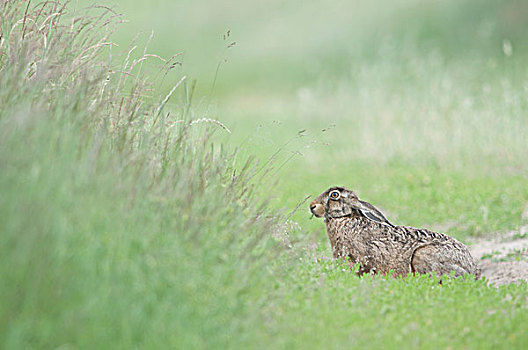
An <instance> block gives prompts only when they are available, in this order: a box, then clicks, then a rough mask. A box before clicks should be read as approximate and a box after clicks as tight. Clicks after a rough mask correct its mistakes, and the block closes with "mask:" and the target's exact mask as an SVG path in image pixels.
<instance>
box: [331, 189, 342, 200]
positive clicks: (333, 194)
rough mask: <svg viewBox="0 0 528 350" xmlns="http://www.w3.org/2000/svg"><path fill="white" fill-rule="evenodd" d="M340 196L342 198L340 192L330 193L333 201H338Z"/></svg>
mask: <svg viewBox="0 0 528 350" xmlns="http://www.w3.org/2000/svg"><path fill="white" fill-rule="evenodd" d="M339 196H340V194H339V192H338V191H332V192H330V198H332V199H333V200H336V199H338V198H339Z"/></svg>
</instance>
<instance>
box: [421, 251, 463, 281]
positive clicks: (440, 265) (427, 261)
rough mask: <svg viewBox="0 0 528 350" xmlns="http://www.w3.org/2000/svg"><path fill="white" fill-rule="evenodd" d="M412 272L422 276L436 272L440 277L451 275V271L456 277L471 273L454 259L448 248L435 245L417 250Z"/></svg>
mask: <svg viewBox="0 0 528 350" xmlns="http://www.w3.org/2000/svg"><path fill="white" fill-rule="evenodd" d="M411 271H412V272H415V273H421V274H428V273H431V272H434V273H435V275H436V276H438V277H440V276H442V275H449V274H450V273H451V271H454V272H455V276H462V275H463V274H465V273H468V272H469V271H467V270H466V269H464V268H463V267H462V266H460V264H459V263H458V262H457V261H456V260H454V259H453V258H452V252H450V251H449V249H448V248H446V247H445V246H442V245H434V244H430V245H426V246H424V247H420V248H418V249H416V250H415V252H414V254H413V256H412V259H411Z"/></svg>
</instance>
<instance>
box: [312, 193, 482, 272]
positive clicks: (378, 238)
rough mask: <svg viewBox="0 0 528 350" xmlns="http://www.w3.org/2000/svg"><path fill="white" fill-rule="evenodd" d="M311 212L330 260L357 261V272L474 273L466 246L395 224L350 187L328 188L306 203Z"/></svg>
mask: <svg viewBox="0 0 528 350" xmlns="http://www.w3.org/2000/svg"><path fill="white" fill-rule="evenodd" d="M310 210H311V212H312V213H313V214H314V215H315V216H316V217H318V218H320V217H324V219H325V223H326V231H327V234H328V238H329V239H330V245H331V246H332V251H333V255H334V258H339V257H343V258H344V257H349V258H350V261H351V262H353V263H359V265H360V269H359V272H358V274H360V275H361V274H363V273H382V274H387V273H388V272H389V270H392V271H393V274H394V275H396V276H407V275H408V274H410V273H420V274H428V273H431V272H434V273H435V275H437V276H441V275H448V274H450V273H451V272H452V271H454V274H455V276H461V275H463V274H472V275H475V277H476V278H479V277H480V271H479V269H478V267H477V266H476V264H475V261H474V260H473V257H472V256H471V254H470V253H469V250H468V249H467V247H466V246H465V245H464V244H462V243H460V242H459V241H457V240H456V239H454V238H452V237H450V236H448V235H445V234H443V233H436V232H432V231H429V230H425V229H417V228H414V227H409V226H395V225H393V224H392V223H390V222H389V220H387V218H385V216H384V215H383V214H382V213H381V212H380V211H379V210H378V209H376V208H375V207H374V206H373V205H372V204H370V203H367V202H364V201H362V200H360V199H359V198H358V196H357V195H356V194H355V193H354V192H353V191H351V190H349V189H346V188H344V187H331V188H329V189H328V190H326V191H325V192H323V193H322V194H321V195H319V196H318V197H317V198H316V199H315V200H314V201H313V202H312V203H311V204H310Z"/></svg>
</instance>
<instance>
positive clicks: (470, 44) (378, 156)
mask: <svg viewBox="0 0 528 350" xmlns="http://www.w3.org/2000/svg"><path fill="white" fill-rule="evenodd" d="M98 3H100V1H98ZM103 3H104V4H105V5H108V6H115V10H116V11H117V12H119V13H123V14H124V17H123V18H124V19H125V20H127V23H125V24H123V25H121V26H120V27H119V28H118V31H117V33H116V35H115V36H114V39H115V41H116V43H117V44H119V47H117V48H114V50H122V51H123V52H126V51H127V50H128V49H127V48H128V45H129V43H130V42H132V41H133V40H135V38H136V37H137V35H138V33H140V34H139V37H137V38H136V40H137V43H138V49H136V51H137V55H138V56H140V55H141V53H142V50H143V49H142V47H143V46H142V45H144V44H145V43H146V42H147V41H148V40H149V36H150V35H151V32H153V33H154V36H153V38H152V40H151V41H150V44H149V47H148V50H147V51H148V52H150V53H156V54H159V55H161V56H163V57H166V58H168V57H171V56H172V55H174V54H180V56H178V57H177V58H176V60H177V61H178V62H180V63H181V66H180V65H177V66H175V68H174V69H173V70H172V72H171V74H172V76H171V75H169V76H167V77H164V78H163V79H161V78H160V79H159V80H157V81H155V82H154V85H155V88H156V89H157V90H155V91H157V92H154V97H156V98H158V97H157V95H156V94H158V95H159V96H164V95H165V93H166V91H168V90H169V89H170V88H171V87H172V86H173V85H174V84H175V83H176V82H177V81H178V80H179V78H180V77H181V76H182V75H187V76H188V77H189V78H190V79H188V81H189V82H190V81H195V83H196V92H195V97H194V100H193V103H194V105H195V113H196V115H195V117H196V118H201V117H204V116H207V117H209V118H214V119H217V120H220V121H221V122H222V123H224V124H226V125H227V127H228V128H229V129H230V130H231V131H232V133H231V134H228V133H226V132H224V131H219V132H218V133H217V137H218V138H219V139H220V141H221V142H223V143H228V144H230V145H233V146H234V147H240V148H241V149H242V150H243V151H245V152H247V153H248V154H256V155H257V156H258V157H259V158H260V159H261V161H262V162H265V161H266V160H267V159H269V158H273V161H274V164H275V167H276V168H280V169H279V171H280V172H281V173H282V174H283V178H284V179H285V180H284V181H282V182H281V184H280V185H279V186H280V188H282V190H281V191H280V194H276V197H277V198H276V200H277V202H278V203H280V204H282V205H285V206H287V207H293V206H295V204H296V203H298V201H299V200H301V199H303V198H304V197H305V196H306V195H309V194H311V195H316V194H318V193H319V192H322V191H323V190H324V189H326V188H327V187H329V186H330V185H334V184H341V185H345V186H348V187H351V188H354V189H356V190H357V191H358V192H359V193H360V195H363V196H367V199H371V200H372V201H376V202H377V203H378V204H379V205H381V206H382V207H385V208H387V207H388V210H389V212H390V209H393V210H394V212H395V213H393V216H392V217H395V216H396V218H400V219H404V220H407V222H408V223H410V224H416V225H418V224H434V222H432V221H434V220H436V219H433V217H434V218H438V216H440V218H441V219H442V220H450V219H451V218H452V217H453V216H455V217H456V216H457V215H459V212H458V210H459V209H460V205H459V209H453V208H456V206H455V207H452V206H449V205H445V206H446V207H445V208H438V207H437V206H438V202H439V201H444V202H445V201H446V200H447V201H449V199H448V198H445V197H444V198H443V200H440V199H441V198H442V196H443V194H442V192H443V193H446V190H445V188H446V187H449V186H450V185H449V183H452V184H454V185H453V186H452V187H451V188H452V191H453V193H456V196H457V197H456V200H460V201H462V202H464V203H466V204H465V205H461V206H462V208H463V207H464V206H467V207H468V208H470V207H471V208H474V207H477V208H481V207H483V206H484V207H489V208H491V209H486V210H487V211H486V210H484V209H482V210H480V209H477V210H476V211H477V212H478V216H479V218H478V219H481V217H480V216H481V215H483V214H482V212H489V210H491V211H492V212H493V210H494V209H493V208H494V204H492V203H487V202H484V203H483V199H482V198H487V197H488V196H498V197H496V198H495V197H493V198H495V199H494V202H493V203H503V202H506V201H511V200H512V197H511V196H515V194H516V193H517V194H518V193H519V190H518V189H517V188H512V189H508V188H507V187H505V186H504V184H503V183H502V182H500V181H504V182H505V183H512V181H509V180H508V178H507V177H508V176H520V177H521V178H522V179H524V180H525V179H526V178H525V176H526V173H527V172H526V170H528V167H527V164H528V162H527V160H528V156H527V154H526V152H527V149H528V141H527V140H528V115H527V113H526V111H527V104H528V100H527V98H526V97H527V94H528V81H527V73H528V72H527V65H526V59H527V58H528V56H527V54H528V36H527V35H526V33H528V31H527V29H528V3H527V2H525V1H491V0H464V1H454V0H447V1H418V0H396V1H374V2H373V1H354V2H351V1H311V2H303V1H287V2H286V1H274V0H271V1H266V2H260V1H221V2H220V1H207V0H205V1H198V2H197V1H186V0H182V1H162V0H154V1H150V2H144V1H134V0H127V1H120V2H119V3H118V4H116V2H113V1H111V0H110V1H105V2H103ZM84 4H85V3H84V2H83V1H81V3H80V5H84ZM86 4H88V2H86ZM156 64H157V63H156ZM160 66H161V65H160ZM189 84H191V83H189ZM173 108H179V106H178V104H177V103H175V104H174V105H173ZM278 150H281V151H280V152H279V154H276V152H277V151H278ZM490 176H492V177H493V178H494V179H496V181H499V182H495V183H494V185H493V186H492V185H491V184H490V185H489V186H483V184H482V181H484V182H486V181H488V180H489V179H490ZM414 177H416V178H414ZM468 178H469V179H479V178H486V179H488V180H482V181H481V183H479V186H480V187H488V188H489V191H490V192H489V193H485V194H479V195H473V194H471V191H472V190H473V188H472V187H471V186H469V185H468V183H465V182H464V181H465V180H464V179H468ZM436 179H442V180H440V181H441V183H436V184H435V181H436ZM457 179H458V180H457ZM292 180H293V181H292ZM468 181H469V180H468ZM471 181H472V183H474V182H475V181H473V180H471ZM431 182H433V183H432V184H431ZM515 183H518V181H515ZM416 184H421V185H420V186H422V187H423V186H425V187H427V186H429V187H433V189H429V190H424V192H423V193H419V194H416V193H413V191H414V190H415V189H414V188H411V189H406V188H407V187H408V186H414V185H416ZM468 187H469V188H468ZM420 188H421V187H420ZM434 188H436V189H438V190H437V191H438V192H434ZM500 189H502V190H503V191H506V192H505V193H506V195H505V194H504V193H501V194H496V192H497V190H500ZM464 190H467V191H468V193H467V195H466V196H462V198H463V199H460V194H461V192H463V191H464ZM409 191H410V192H411V193H413V195H412V196H411V195H409V194H408V192H409ZM431 191H432V192H431ZM480 191H482V190H480ZM508 191H510V192H511V193H512V194H511V196H510V194H508ZM521 192H522V191H521ZM523 193H524V192H523ZM518 195H519V196H521V197H520V198H517V199H518V200H519V201H522V200H524V199H523V198H524V194H522V195H521V194H518ZM406 196H407V197H406ZM409 196H411V197H419V198H422V197H425V198H427V199H424V200H425V201H426V203H423V206H425V207H428V208H433V209H431V210H432V211H433V212H434V213H432V217H431V218H428V217H427V215H426V214H425V215H424V214H423V213H422V214H420V215H418V214H415V211H414V210H413V209H412V208H413V207H415V206H416V203H415V204H413V205H412V206H410V207H408V208H407V207H406V206H405V204H403V203H405V200H404V199H405V198H410V197H409ZM501 196H502V197H501ZM396 203H398V204H396ZM400 203H402V204H400ZM434 208H436V209H434ZM521 210H522V209H521V208H519V209H518V211H519V213H520V211H521ZM519 213H517V212H516V213H515V215H517V214H519ZM303 215H304V216H303V217H297V220H299V221H305V219H306V213H304V211H303ZM398 215H399V216H398ZM486 215H487V214H486ZM512 215H513V214H512ZM458 219H460V220H461V221H462V220H464V219H467V217H464V218H458ZM458 219H457V220H458ZM475 220H477V218H475ZM510 221H511V217H510V216H508V219H507V218H504V220H499V222H500V223H497V225H504V224H505V223H507V222H510ZM308 225H311V224H310V223H308ZM475 225H476V224H475ZM473 226H474V225H473ZM460 230H461V231H463V230H466V231H467V227H465V228H463V229H460ZM475 230H476V231H477V232H480V231H482V230H485V229H484V228H481V229H478V228H477V229H473V231H475Z"/></svg>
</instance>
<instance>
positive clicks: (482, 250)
mask: <svg viewBox="0 0 528 350" xmlns="http://www.w3.org/2000/svg"><path fill="white" fill-rule="evenodd" d="M469 249H470V250H471V254H473V257H474V258H475V259H476V260H477V262H478V265H479V266H480V268H481V270H482V275H483V276H485V277H486V278H487V279H488V281H489V283H490V284H493V285H496V286H499V285H502V284H509V283H513V282H519V281H521V280H525V281H528V226H523V227H521V229H520V230H519V231H514V232H510V233H508V234H506V235H501V236H495V237H490V238H486V239H477V240H475V241H473V243H472V244H471V245H470V247H469Z"/></svg>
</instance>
